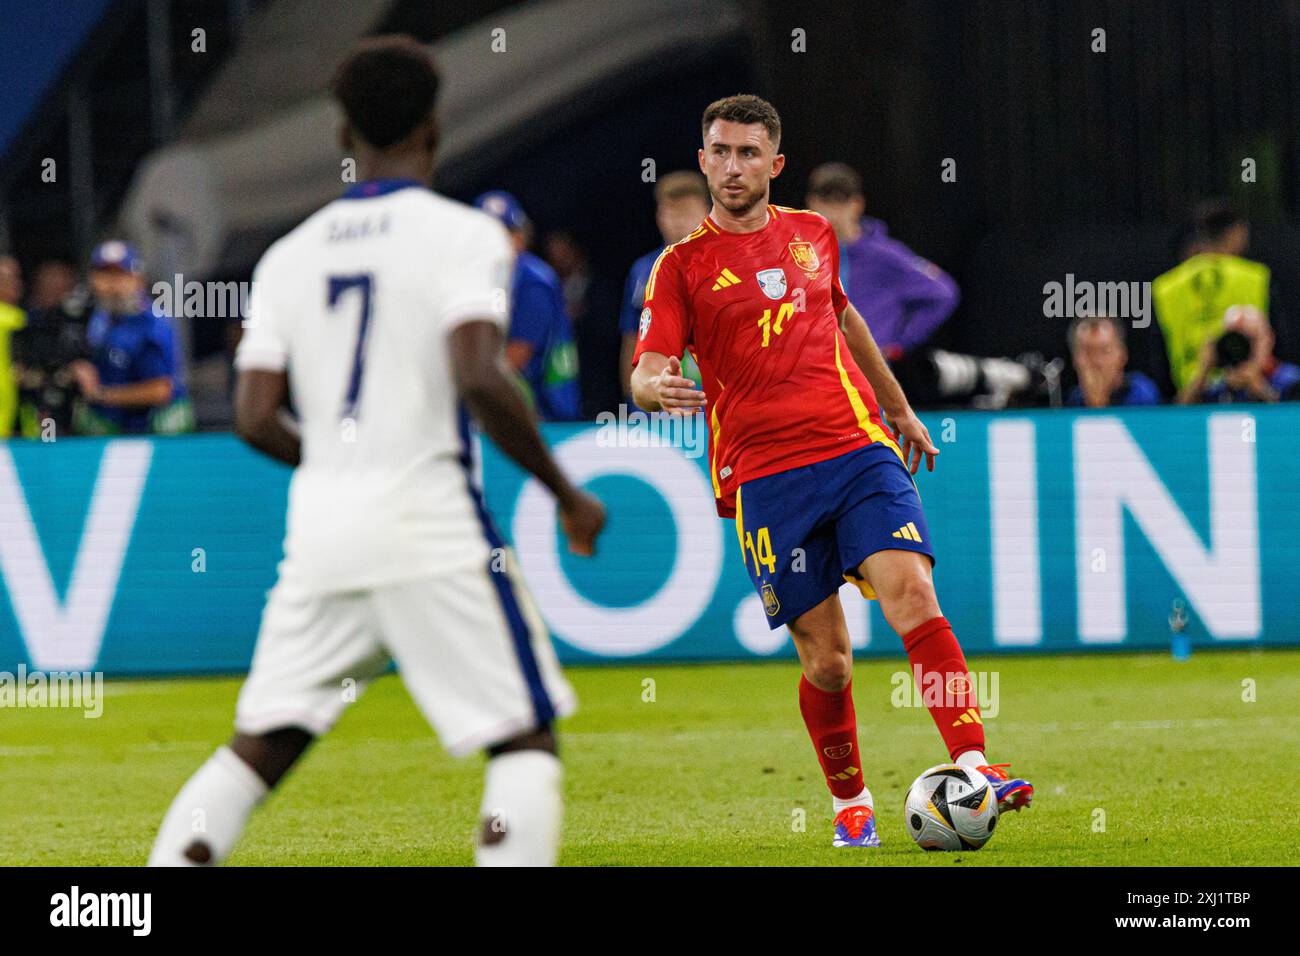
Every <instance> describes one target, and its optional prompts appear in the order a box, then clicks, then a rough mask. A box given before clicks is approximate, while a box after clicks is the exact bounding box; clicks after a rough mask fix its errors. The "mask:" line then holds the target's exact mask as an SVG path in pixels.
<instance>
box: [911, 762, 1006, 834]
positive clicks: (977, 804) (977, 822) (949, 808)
mask: <svg viewBox="0 0 1300 956" xmlns="http://www.w3.org/2000/svg"><path fill="white" fill-rule="evenodd" d="M903 822H904V824H905V825H906V826H907V832H908V833H910V834H911V836H912V839H913V840H915V841H916V844H917V846H919V847H920V848H921V849H923V850H978V849H979V848H980V847H982V846H983V845H984V844H985V843H987V842H988V841H989V837H991V836H993V828H994V827H996V826H997V824H998V798H997V794H995V793H994V792H993V787H992V785H991V784H990V783H989V782H988V780H987V779H986V778H985V776H984V775H983V774H982V773H980V772H979V771H977V770H972V769H970V768H968V767H962V766H959V765H958V764H955V763H941V764H939V766H937V767H931V768H930V769H929V770H927V771H926V772H925V773H923V774H921V776H919V777H917V778H916V781H915V782H914V783H913V784H912V788H911V789H910V790H908V791H907V800H906V801H904V803H903Z"/></svg>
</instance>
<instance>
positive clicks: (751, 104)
mask: <svg viewBox="0 0 1300 956" xmlns="http://www.w3.org/2000/svg"><path fill="white" fill-rule="evenodd" d="M714 120H724V121H725V122H728V123H762V124H763V128H764V129H766V130H767V138H768V139H770V140H771V141H772V145H773V146H774V147H779V146H780V145H781V117H780V115H779V114H778V113H777V111H776V107H775V106H773V105H772V104H771V103H769V102H768V101H767V100H765V99H763V98H762V97H760V96H754V95H753V94H752V93H737V94H736V95H735V96H724V97H723V98H722V99H720V100H714V101H713V102H712V103H710V104H709V105H708V108H707V109H705V111H704V120H703V122H702V126H703V130H704V132H705V133H706V134H707V133H708V132H709V127H710V126H712V125H713V121H714Z"/></svg>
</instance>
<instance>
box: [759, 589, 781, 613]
mask: <svg viewBox="0 0 1300 956" xmlns="http://www.w3.org/2000/svg"><path fill="white" fill-rule="evenodd" d="M761 593H762V595H763V610H764V611H766V612H767V616H768V617H776V612H777V611H779V610H781V602H780V601H778V600H777V599H776V591H774V590H772V585H770V584H764V585H763V590H762V592H761Z"/></svg>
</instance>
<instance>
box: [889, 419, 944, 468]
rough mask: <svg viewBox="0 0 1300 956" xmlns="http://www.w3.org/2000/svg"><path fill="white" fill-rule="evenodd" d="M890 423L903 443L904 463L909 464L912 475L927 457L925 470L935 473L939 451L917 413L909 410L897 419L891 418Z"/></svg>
mask: <svg viewBox="0 0 1300 956" xmlns="http://www.w3.org/2000/svg"><path fill="white" fill-rule="evenodd" d="M890 421H891V423H892V424H893V426H894V430H895V431H896V432H898V437H899V439H901V442H902V444H901V446H900V447H901V449H902V452H903V461H904V462H906V463H907V467H908V469H909V470H910V471H911V472H912V474H914V475H915V474H916V472H917V469H918V468H920V467H921V457H922V456H924V457H925V470H926V471H934V456H935V455H937V454H939V449H938V448H935V447H934V442H932V441H930V432H929V431H928V430H927V429H926V427H925V425H923V424H921V419H919V418H917V417H916V413H915V412H913V411H912V410H911V409H910V408H909V409H908V410H907V411H906V412H905V413H904V414H902V415H899V416H897V417H896V418H895V417H893V416H891V417H890Z"/></svg>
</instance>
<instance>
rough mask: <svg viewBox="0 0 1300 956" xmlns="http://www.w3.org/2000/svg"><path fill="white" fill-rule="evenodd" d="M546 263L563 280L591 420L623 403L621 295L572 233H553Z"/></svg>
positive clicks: (546, 246)
mask: <svg viewBox="0 0 1300 956" xmlns="http://www.w3.org/2000/svg"><path fill="white" fill-rule="evenodd" d="M543 250H544V253H545V258H546V261H547V262H549V263H550V264H551V266H552V267H553V268H554V269H555V271H556V273H557V274H558V275H559V277H560V282H561V283H562V284H563V287H564V304H565V308H566V309H567V310H568V313H569V317H570V318H571V319H572V320H573V333H574V337H575V338H576V340H577V343H578V363H579V365H580V366H581V367H582V378H581V380H580V382H579V385H580V387H581V390H582V415H583V417H584V418H592V417H594V416H595V415H596V414H598V413H599V412H601V411H605V410H607V409H612V408H613V407H614V406H616V405H617V404H618V402H619V397H620V395H621V394H622V389H621V388H620V386H619V384H618V356H619V336H618V321H617V314H618V307H619V290H618V288H617V287H616V286H615V285H614V284H613V283H611V282H608V281H607V280H605V278H604V277H602V276H600V275H598V274H597V273H596V272H595V271H593V269H592V268H591V262H590V260H589V259H588V257H587V252H586V250H585V249H583V247H582V245H581V244H580V243H579V242H578V240H577V238H576V237H574V235H573V234H572V233H570V232H566V231H564V230H560V231H558V232H552V233H551V234H549V235H548V236H547V237H546V241H545V242H544V243H543Z"/></svg>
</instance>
